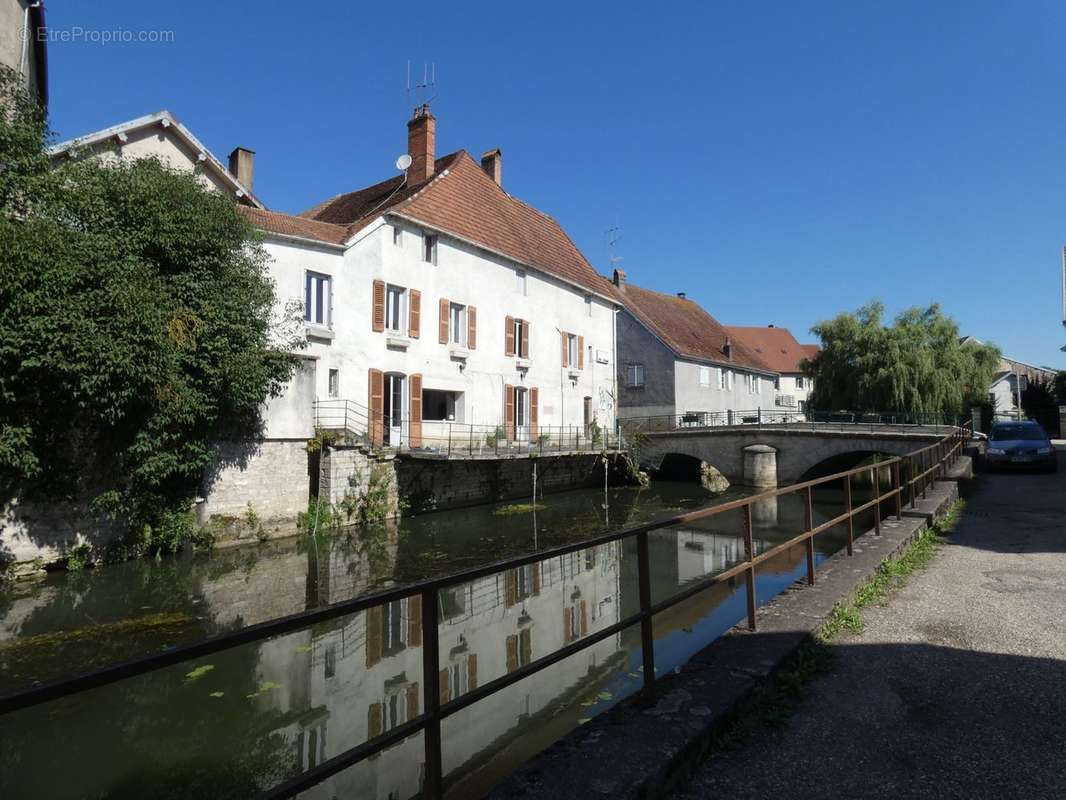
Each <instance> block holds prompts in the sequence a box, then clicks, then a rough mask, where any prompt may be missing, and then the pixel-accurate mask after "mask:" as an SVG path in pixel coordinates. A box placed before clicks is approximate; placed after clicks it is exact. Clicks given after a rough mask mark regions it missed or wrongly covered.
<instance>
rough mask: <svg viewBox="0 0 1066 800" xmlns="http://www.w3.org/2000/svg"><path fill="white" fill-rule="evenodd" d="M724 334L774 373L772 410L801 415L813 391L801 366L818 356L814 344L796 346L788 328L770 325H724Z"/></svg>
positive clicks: (794, 338) (809, 379) (816, 347)
mask: <svg viewBox="0 0 1066 800" xmlns="http://www.w3.org/2000/svg"><path fill="white" fill-rule="evenodd" d="M725 330H726V333H728V334H729V336H730V337H731V338H732V339H733V341H734V342H739V343H741V344H743V345H744V346H745V347H747V348H748V350H750V351H752V352H754V353H755V355H756V357H758V358H759V359H760V360H761V361H762V362H763V363H764V364H766V366H768V367H770V368H771V369H773V370H774V371H775V372H777V374H778V376H779V377H778V381H777V387H776V391H775V393H774V408H775V409H777V410H791V411H797V412H799V413H803V412H804V411H806V408H807V399H808V397H810V394H811V391H812V390H813V389H814V384H813V382H812V379H811V378H809V377H807V376H806V375H804V373H803V368H802V364H803V362H804V361H805V360H807V359H813V358H814V357H815V356H816V355H817V354H818V345H814V344H800V343H799V342H797V341H796V337H794V336H793V335H792V332H791V331H789V329H788V328H777V327H775V326H773V325H767V326H766V327H765V328H763V327H747V326H741V325H726V326H725Z"/></svg>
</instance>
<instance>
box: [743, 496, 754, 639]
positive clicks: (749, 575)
mask: <svg viewBox="0 0 1066 800" xmlns="http://www.w3.org/2000/svg"><path fill="white" fill-rule="evenodd" d="M744 558H745V559H746V560H747V562H748V568H747V570H745V572H744V584H745V589H746V590H747V591H746V594H747V600H748V630H749V631H753V630H755V564H753V563H752V559H753V558H755V541H754V539H753V538H752V533H751V504H750V503H749V504H747V505H745V506H744Z"/></svg>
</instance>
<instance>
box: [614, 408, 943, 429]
mask: <svg viewBox="0 0 1066 800" xmlns="http://www.w3.org/2000/svg"><path fill="white" fill-rule="evenodd" d="M960 423H961V418H960V417H957V416H954V415H950V414H925V413H916V412H904V411H876V412H856V411H810V410H807V411H790V410H780V409H772V410H771V409H763V408H757V409H754V410H750V411H733V410H730V411H690V412H686V413H683V414H658V415H653V416H646V417H624V418H619V419H618V422H617V425H616V427H617V428H618V429H619V430H620V431H622V432H623V433H662V432H667V431H676V430H693V429H700V428H719V427H745V426H752V425H754V426H764V425H778V426H780V425H791V426H807V427H809V428H810V429H811V430H815V431H817V430H841V431H846V430H860V429H866V430H869V431H873V430H885V429H887V428H895V429H897V430H899V431H901V432H906V431H913V430H914V429H915V428H932V429H933V431H932V432H935V433H939V432H940V430H941V429H944V428H951V427H957V426H958V425H960Z"/></svg>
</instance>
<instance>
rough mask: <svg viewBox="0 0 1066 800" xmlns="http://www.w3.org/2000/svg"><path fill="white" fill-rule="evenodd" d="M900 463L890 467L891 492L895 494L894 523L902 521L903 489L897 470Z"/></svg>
mask: <svg viewBox="0 0 1066 800" xmlns="http://www.w3.org/2000/svg"><path fill="white" fill-rule="evenodd" d="M902 463H903V462H902V461H897V462H896V463H895V464H893V465H892V491H893V492H895V494H896V522H899V521H900V520H901V519H903V487H902V486H901V485H900V477H899V470H900V465H901V464H902Z"/></svg>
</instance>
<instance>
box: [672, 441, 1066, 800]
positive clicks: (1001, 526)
mask: <svg viewBox="0 0 1066 800" xmlns="http://www.w3.org/2000/svg"><path fill="white" fill-rule="evenodd" d="M1059 462H1060V471H1059V473H1058V474H1057V475H1034V474H1005V475H1000V474H995V475H988V474H985V475H982V476H981V477H980V478H979V479H978V481H977V482H976V485H975V487H974V489H973V492H972V495H971V497H970V498H969V505H968V507H967V511H966V514H965V515H964V516H963V518H962V521H961V522H960V524H959V526H958V528H957V530H956V531H955V533H954V534H952V535H951V537H950V542H949V544H947V545H946V546H945V547H944V549H943V550H942V551H941V553H940V554H939V555H938V556H937V558H936V560H935V561H934V562H933V563H932V564H931V565H930V566H929V568H928V569H927V570H926V571H924V572H922V573H920V574H918V575H916V576H913V577H912V578H911V581H910V583H909V584H908V585H907V586H906V587H905V588H904V589H902V590H899V591H897V592H896V593H894V594H893V595H892V596H891V598H890V600H889V602H888V603H887V604H886V605H883V606H879V607H876V608H869V609H866V610H865V612H864V616H865V620H866V629H865V630H864V632H863V633H861V634H858V635H852V636H848V635H845V636H842V637H841V638H840V639H838V641H837V642H836V646H835V647H834V649H835V650H836V651H837V661H836V665H835V667H834V670H833V672H832V673H831V674H829V675H828V676H826V677H825V678H823V679H821V680H820V681H818V682H816V683H815V684H814V686H813V687H812V690H811V698H810V702H809V704H808V705H807V706H806V707H805V708H804V710H802V711H800V712H799V713H797V714H796V715H795V716H794V717H793V718H792V719H791V721H790V722H789V724H788V725H787V727H785V728H784V729H783V730H781V731H775V732H769V733H767V734H766V735H763V736H760V737H759V738H758V739H757V740H756V741H753V742H752V743H750V744H748V745H747V746H745V747H743V748H742V749H740V750H738V751H735V752H733V753H731V754H728V755H725V756H719V757H718V758H716V759H714V760H712V761H709V762H707V763H705V764H704V765H703V766H702V767H701V768H700V769H699V771H698V772H697V774H696V775H695V777H694V778H693V779H691V780H690V781H688V782H687V783H686V784H685V785H683V786H682V787H681V789H680V791H678V792H677V793H676V795H675V798H676V800H691V799H694V798H711V797H722V798H728V800H738V798H761V799H765V800H772V799H773V798H789V800H796V798H819V800H822V799H823V798H837V797H841V798H892V799H893V800H899V798H919V797H921V798H926V797H933V798H936V800H943V799H944V798H997V800H998V799H999V798H1014V797H1018V798H1057V799H1061V798H1066V452H1062V451H1060V452H1059Z"/></svg>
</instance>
